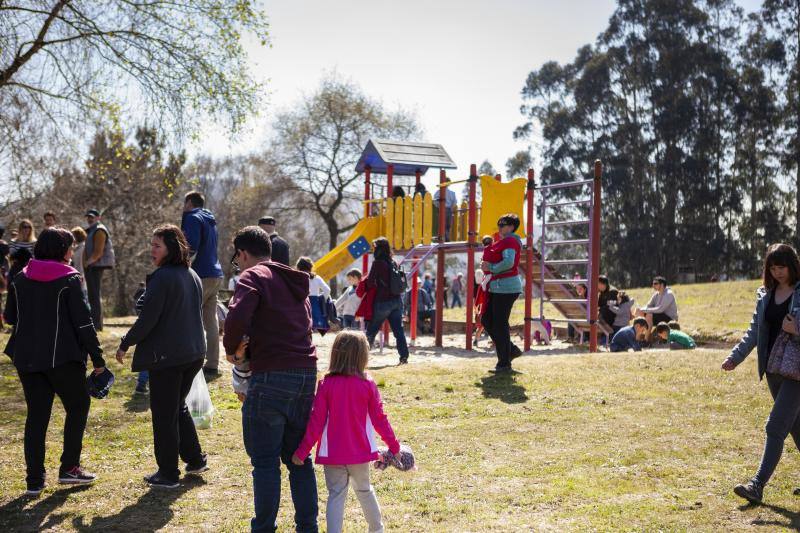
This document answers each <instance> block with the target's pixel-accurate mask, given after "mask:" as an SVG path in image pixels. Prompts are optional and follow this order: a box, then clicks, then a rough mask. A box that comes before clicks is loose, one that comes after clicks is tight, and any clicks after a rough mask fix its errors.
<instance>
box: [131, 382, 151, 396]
mask: <svg viewBox="0 0 800 533" xmlns="http://www.w3.org/2000/svg"><path fill="white" fill-rule="evenodd" d="M134 392H135V393H136V394H147V393H148V392H150V391H149V390H148V388H147V382H145V383H137V384H136V388H135V389H134Z"/></svg>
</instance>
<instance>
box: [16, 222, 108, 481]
mask: <svg viewBox="0 0 800 533" xmlns="http://www.w3.org/2000/svg"><path fill="white" fill-rule="evenodd" d="M72 242H73V237H72V234H71V233H70V232H69V231H67V230H66V229H64V228H48V229H45V230H44V231H42V233H41V235H39V240H38V241H37V242H36V246H35V247H34V250H33V253H34V257H35V259H31V260H30V261H29V262H28V264H27V265H26V266H25V268H24V269H23V270H22V271H21V272H20V273H19V274H17V275H16V276H15V277H14V278H13V279H12V281H11V284H10V285H9V288H8V300H7V302H6V309H5V313H4V316H5V320H6V322H7V323H8V324H11V325H12V326H14V331H13V333H12V334H11V338H10V339H9V341H8V345H7V346H6V350H5V353H6V354H7V355H8V356H9V357H11V359H12V361H13V362H14V366H15V367H16V368H17V372H18V373H19V379H20V381H21V382H22V389H23V391H24V393H25V403H26V404H27V407H28V414H27V418H26V419H25V445H24V446H25V465H26V467H27V475H26V481H27V485H28V490H27V493H28V494H33V495H36V494H39V493H40V492H41V491H42V489H44V478H45V469H44V457H45V436H46V435H47V426H48V423H49V422H50V412H51V410H52V408H53V399H54V397H55V396H56V395H57V396H58V397H59V399H60V400H61V403H62V404H63V405H64V410H65V411H66V413H67V416H66V418H65V420H64V452H63V454H62V455H61V467H60V468H59V473H58V481H59V483H69V484H80V483H92V482H93V481H94V480H95V478H96V476H95V475H94V474H90V473H88V472H86V471H84V470H83V469H82V468H81V466H80V456H81V448H82V445H83V432H84V430H85V429H86V419H87V418H88V416H89V403H90V400H89V393H88V390H87V388H86V354H87V353H88V354H89V356H90V357H91V359H92V364H93V365H94V368H95V373H97V374H100V373H101V372H103V369H104V368H105V366H106V363H105V361H104V360H103V350H102V348H100V343H99V342H98V340H97V333H96V332H95V329H94V325H93V324H92V318H91V316H90V314H89V307H88V304H87V303H86V299H85V297H84V295H83V291H82V290H81V276H80V274H79V273H78V271H77V270H75V269H74V268H72V267H71V266H69V262H70V260H71V259H72Z"/></svg>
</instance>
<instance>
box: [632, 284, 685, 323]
mask: <svg viewBox="0 0 800 533" xmlns="http://www.w3.org/2000/svg"><path fill="white" fill-rule="evenodd" d="M653 289H655V291H656V292H654V293H653V296H651V297H650V301H649V302H647V305H646V306H644V307H641V308H639V311H638V312H637V313H636V314H637V316H640V317H643V318H644V319H645V320H647V326H648V328H652V327H653V326H654V325H655V324H660V323H661V322H669V321H670V320H678V302H677V300H676V299H675V294H674V293H673V292H672V289H670V288H669V287H667V279H666V278H665V277H663V276H656V277H655V278H653Z"/></svg>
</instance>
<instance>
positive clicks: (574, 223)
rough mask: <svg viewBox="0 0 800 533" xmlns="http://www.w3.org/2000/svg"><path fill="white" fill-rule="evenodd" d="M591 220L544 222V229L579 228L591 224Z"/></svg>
mask: <svg viewBox="0 0 800 533" xmlns="http://www.w3.org/2000/svg"><path fill="white" fill-rule="evenodd" d="M590 222H591V220H556V221H554V222H547V223H544V222H542V227H543V228H544V227H547V228H555V227H558V226H578V225H580V224H589V223H590Z"/></svg>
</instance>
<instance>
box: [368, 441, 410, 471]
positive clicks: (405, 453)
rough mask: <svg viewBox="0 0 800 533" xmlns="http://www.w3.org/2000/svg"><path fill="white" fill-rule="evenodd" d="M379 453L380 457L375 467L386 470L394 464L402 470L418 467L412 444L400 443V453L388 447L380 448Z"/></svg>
mask: <svg viewBox="0 0 800 533" xmlns="http://www.w3.org/2000/svg"><path fill="white" fill-rule="evenodd" d="M378 454H379V455H380V457H378V459H377V460H376V461H375V468H377V469H378V470H386V468H388V467H389V466H393V467H395V468H396V469H398V470H400V471H401V472H407V471H409V470H416V469H417V464H416V461H415V460H414V452H413V451H412V450H411V446H408V445H406V444H401V445H400V453H398V454H397V455H395V454H393V453H392V452H390V451H389V450H387V449H386V448H378Z"/></svg>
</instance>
